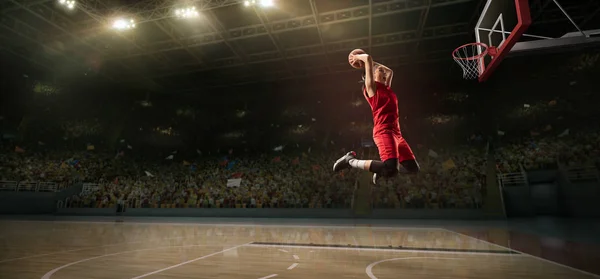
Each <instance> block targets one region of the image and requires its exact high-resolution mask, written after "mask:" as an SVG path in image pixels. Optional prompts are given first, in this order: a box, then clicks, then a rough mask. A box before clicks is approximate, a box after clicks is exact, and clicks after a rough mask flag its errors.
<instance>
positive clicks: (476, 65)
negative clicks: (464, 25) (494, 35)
mask: <svg viewBox="0 0 600 279" xmlns="http://www.w3.org/2000/svg"><path fill="white" fill-rule="evenodd" d="M487 50H488V47H487V45H485V44H482V43H471V44H466V45H463V46H461V47H459V48H457V49H455V50H454V52H452V58H454V61H456V63H457V64H458V65H459V66H460V67H461V68H462V69H463V78H464V79H478V78H479V75H480V74H481V73H482V72H483V59H484V58H485V56H486V55H487Z"/></svg>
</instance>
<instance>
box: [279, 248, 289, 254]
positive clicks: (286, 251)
mask: <svg viewBox="0 0 600 279" xmlns="http://www.w3.org/2000/svg"><path fill="white" fill-rule="evenodd" d="M277 250H279V251H281V252H284V253H289V252H288V250H283V249H277Z"/></svg>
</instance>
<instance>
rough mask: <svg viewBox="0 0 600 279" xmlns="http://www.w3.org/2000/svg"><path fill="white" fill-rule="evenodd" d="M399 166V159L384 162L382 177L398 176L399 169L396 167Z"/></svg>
mask: <svg viewBox="0 0 600 279" xmlns="http://www.w3.org/2000/svg"><path fill="white" fill-rule="evenodd" d="M397 165H398V160H397V159H389V160H386V161H385V162H383V170H382V172H381V175H382V176H383V177H387V178H389V177H394V176H396V175H398V167H396V166H397Z"/></svg>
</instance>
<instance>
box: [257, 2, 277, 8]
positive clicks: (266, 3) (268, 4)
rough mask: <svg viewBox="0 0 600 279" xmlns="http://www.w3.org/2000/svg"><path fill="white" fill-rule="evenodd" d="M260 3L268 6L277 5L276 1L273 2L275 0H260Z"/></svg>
mask: <svg viewBox="0 0 600 279" xmlns="http://www.w3.org/2000/svg"><path fill="white" fill-rule="evenodd" d="M260 5H261V6H262V7H265V8H268V7H273V5H275V3H273V0H260Z"/></svg>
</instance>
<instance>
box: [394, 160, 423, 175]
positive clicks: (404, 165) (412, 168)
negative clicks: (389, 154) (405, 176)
mask: <svg viewBox="0 0 600 279" xmlns="http://www.w3.org/2000/svg"><path fill="white" fill-rule="evenodd" d="M398 167H399V168H400V171H401V172H406V173H418V172H419V171H420V170H421V167H420V166H419V163H418V162H417V160H406V161H402V162H400V165H399V166H398Z"/></svg>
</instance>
